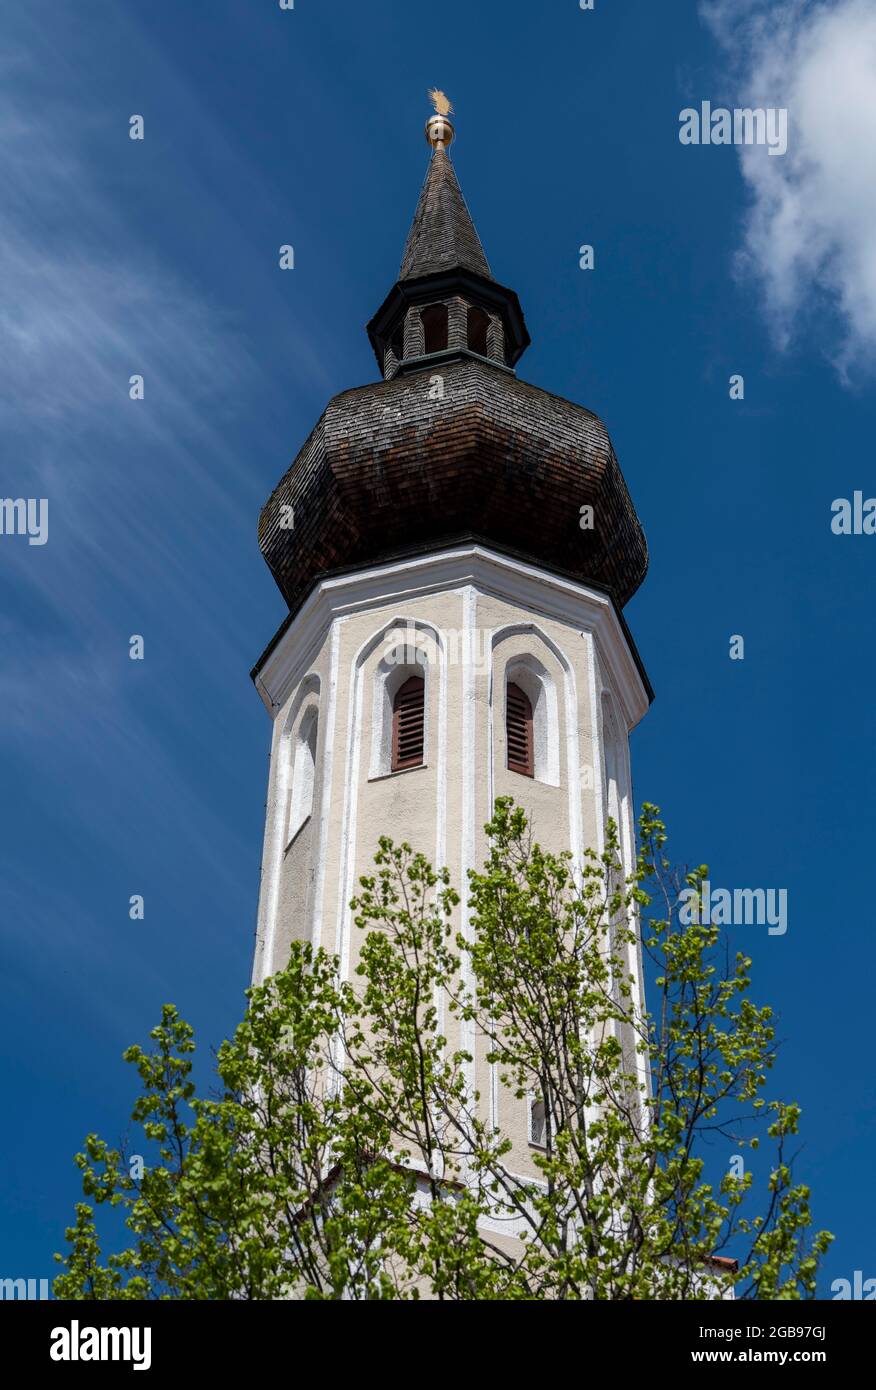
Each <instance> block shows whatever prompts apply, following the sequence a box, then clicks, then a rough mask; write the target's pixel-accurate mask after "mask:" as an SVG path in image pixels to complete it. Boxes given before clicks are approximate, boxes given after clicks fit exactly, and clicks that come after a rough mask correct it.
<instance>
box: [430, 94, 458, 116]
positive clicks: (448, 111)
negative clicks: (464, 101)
mask: <svg viewBox="0 0 876 1390" xmlns="http://www.w3.org/2000/svg"><path fill="white" fill-rule="evenodd" d="M429 100H430V101H431V103H432V105H433V106H434V107H435V112H436V114H437V115H439V116H452V115H453V103H452V102H451V100H450V98H449V97H448V96H445V94H444V93H443V92H441V91H439V90H438V88H437V87H433V88H432V90H431V91H430V93H429Z"/></svg>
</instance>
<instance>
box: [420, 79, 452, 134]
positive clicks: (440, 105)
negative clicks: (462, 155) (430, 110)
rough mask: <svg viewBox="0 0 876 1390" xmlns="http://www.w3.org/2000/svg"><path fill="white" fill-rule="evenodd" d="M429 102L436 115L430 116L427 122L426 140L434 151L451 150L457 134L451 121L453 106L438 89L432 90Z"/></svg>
mask: <svg viewBox="0 0 876 1390" xmlns="http://www.w3.org/2000/svg"><path fill="white" fill-rule="evenodd" d="M429 100H430V101H431V103H432V105H433V106H434V108H435V115H434V116H430V117H429V119H428V121H427V122H426V140H427V142H428V143H429V144H430V145H431V146H432V148H433V150H438V149H442V150H444V149H449V148H450V145H451V144H452V143H453V137H454V135H455V134H456V131H455V130H454V128H453V122H452V121H451V120H450V119H449V117H450V114H451V112H452V111H453V105H452V103H451V101H450V99H449V98H448V97H447V96H445V94H444V93H443V92H442V91H439V89H438V88H437V87H433V88H432V90H431V92H430V93H429Z"/></svg>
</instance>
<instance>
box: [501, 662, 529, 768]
mask: <svg viewBox="0 0 876 1390" xmlns="http://www.w3.org/2000/svg"><path fill="white" fill-rule="evenodd" d="M506 689H507V695H506V699H505V730H506V734H507V738H508V768H509V770H510V771H511V772H520V773H522V775H523V776H524V777H534V776H535V757H534V751H533V739H532V702H531V700H530V698H529V696H528V695H527V694H526V691H525V690H521V689H520V686H519V685H515V684H514V682H513V681H509V682H508V685H507V688H506Z"/></svg>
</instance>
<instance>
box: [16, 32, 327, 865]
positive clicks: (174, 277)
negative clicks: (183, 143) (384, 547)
mask: <svg viewBox="0 0 876 1390" xmlns="http://www.w3.org/2000/svg"><path fill="white" fill-rule="evenodd" d="M68 18H69V16H68ZM42 19H43V20H45V12H44V13H43V16H42ZM151 58H152V61H153V63H154V65H155V67H156V68H157V69H159V70H160V65H161V60H160V57H158V56H156V55H154V54H152V55H151ZM174 80H175V79H174V77H173V75H172V74H168V82H167V87H166V88H164V89H162V88H161V87H160V84H158V83H157V78H156V76H155V73H153V82H155V83H156V85H157V86H158V89H159V90H162V91H163V94H164V96H165V99H167V92H168V90H169V89H170V88H171V87H172V86H173V82H174ZM74 110H75V119H73V118H72V114H71V113H72V111H74ZM108 120H112V121H114V122H116V124H117V125H118V126H119V140H120V141H122V140H123V141H124V142H125V147H127V143H128V142H127V139H126V117H125V115H124V113H121V112H119V111H117V110H113V112H112V113H111V116H110V117H108V116H107V113H106V110H101V107H100V96H99V95H97V96H96V97H94V98H92V95H91V93H90V92H89V91H88V90H87V88H86V86H85V85H84V84H83V82H82V75H81V71H79V70H77V65H76V58H75V54H73V53H72V52H71V51H70V50H69V49H68V48H65V44H64V43H63V42H62V41H61V39H60V38H59V35H58V33H57V32H56V30H55V29H54V27H53V26H52V25H51V24H49V25H45V24H40V23H37V22H36V17H35V16H29V15H28V13H27V11H26V9H25V11H23V12H22V13H21V14H19V15H17V16H16V17H15V20H14V22H12V16H10V23H9V25H8V26H7V35H6V38H5V49H4V53H3V55H2V58H0V187H2V189H3V196H2V199H0V283H2V285H3V292H2V296H0V361H2V363H3V372H2V379H0V435H2V441H3V443H2V463H0V494H2V495H3V496H13V497H15V496H19V497H20V496H24V497H28V496H31V497H46V498H48V501H49V543H48V544H47V545H46V546H44V547H30V546H28V545H27V544H26V543H25V542H22V541H20V540H19V538H16V537H8V536H7V537H4V538H2V539H0V587H2V589H3V600H2V603H0V641H2V651H3V661H2V672H0V702H2V707H3V718H2V719H0V744H2V745H3V754H4V759H6V758H7V757H10V758H14V759H15V761H16V765H21V764H22V762H24V763H26V764H27V766H28V768H29V774H28V781H29V782H30V783H32V784H33V786H34V787H36V788H39V789H41V795H42V797H43V799H44V802H45V805H46V807H47V809H48V808H51V807H52V806H54V805H56V804H57V799H58V792H59V789H63V791H64V793H67V792H69V791H70V790H71V789H75V792H74V795H73V796H72V797H71V799H70V800H69V802H68V803H67V804H68V811H69V815H70V816H71V817H72V818H75V821H76V824H77V827H78V828H80V829H82V830H85V831H87V833H89V834H91V835H92V836H93V837H94V839H95V840H96V841H98V842H101V843H103V844H104V846H105V847H106V849H107V851H108V852H111V853H115V852H122V851H124V850H125V849H127V852H128V853H130V852H131V851H132V846H131V843H130V828H129V827H128V828H127V829H125V828H122V827H121V826H120V825H119V823H118V818H117V817H113V815H112V814H111V813H108V809H107V808H108V806H109V805H111V803H112V796H113V793H114V792H115V793H116V794H117V791H118V784H119V783H120V782H122V783H123V782H124V780H125V779H126V778H127V779H129V785H130V786H132V787H136V794H137V797H138V799H139V801H140V803H141V804H142V805H143V806H144V807H148V806H152V807H155V806H161V805H163V804H169V805H172V806H173V808H174V816H175V818H176V821H177V822H178V833H179V835H180V836H181V837H182V839H183V841H184V843H185V844H186V846H187V849H188V851H189V852H190V853H191V854H192V855H199V856H201V857H203V858H205V859H209V860H211V861H215V871H216V876H217V886H218V885H221V884H222V882H223V879H224V877H225V876H226V874H227V875H228V878H229V880H230V879H231V877H232V875H233V868H232V867H230V866H231V865H233V864H234V862H235V856H236V855H239V854H240V852H241V849H242V847H241V845H240V844H239V843H238V839H237V835H238V832H236V831H234V830H232V828H231V825H230V823H229V817H228V814H227V808H226V811H225V812H224V813H223V811H222V809H221V808H219V807H216V806H213V805H211V804H210V802H209V799H208V797H207V796H206V795H205V792H204V790H203V787H201V786H199V785H198V783H197V780H196V779H195V778H193V777H192V776H191V773H190V772H188V773H187V770H186V764H185V760H184V759H180V758H179V757H178V756H177V754H178V750H179V747H180V744H181V743H182V744H183V746H184V745H185V743H186V741H193V742H194V743H195V744H197V740H198V739H199V737H200V734H199V731H198V728H197V723H196V721H194V720H193V721H192V722H193V725H194V727H193V728H192V731H191V733H190V734H189V733H188V730H187V728H186V721H187V719H190V718H191V708H190V707H191V703H192V700H193V699H194V698H197V695H198V692H200V697H201V698H204V692H205V690H207V689H209V686H210V682H211V680H212V681H216V680H221V679H223V678H226V679H227V672H228V671H229V670H231V671H234V672H236V673H239V687H234V689H239V695H238V696H237V697H236V696H235V695H234V694H232V693H230V692H229V691H226V698H227V699H230V700H233V699H234V698H239V699H240V700H241V701H243V700H244V699H245V698H246V696H247V694H248V693H249V692H248V691H247V687H246V678H245V672H246V670H247V663H248V661H249V660H250V659H251V658H252V655H253V650H252V643H253V639H252V636H251V628H249V627H248V626H247V618H246V614H245V612H244V611H243V608H242V606H241V605H239V604H237V601H236V589H237V588H239V585H235V583H234V578H233V575H232V574H231V573H230V572H229V563H228V561H229V558H230V556H232V555H234V556H239V557H252V561H253V563H255V564H257V563H258V556H257V549H256V542H255V525H256V517H257V514H258V508H259V505H260V503H261V501H262V500H263V495H262V494H263V491H264V489H263V487H262V486H260V485H259V482H258V479H257V476H256V474H255V470H254V469H253V468H252V461H251V459H249V458H247V456H246V454H245V452H243V451H242V450H241V449H240V448H239V446H238V444H237V443H236V441H235V439H234V436H233V432H232V431H233V426H234V425H235V423H236V415H235V411H236V410H237V409H240V405H239V403H241V402H243V404H244V408H247V409H252V405H253V400H254V399H258V392H259V368H258V364H257V362H256V361H255V360H254V359H253V357H252V354H251V351H250V348H249V346H248V343H247V339H246V336H245V334H244V333H243V332H242V331H241V330H240V329H239V327H238V325H237V324H236V323H235V322H234V320H233V318H232V317H231V316H230V315H229V313H228V312H227V311H226V310H225V309H224V308H223V307H222V303H221V300H220V298H219V296H218V295H210V294H209V293H207V292H205V290H204V288H203V286H198V285H196V284H195V283H193V282H192V280H191V279H189V278H187V277H186V276H185V275H184V274H181V273H180V272H179V270H177V269H176V268H175V267H174V265H173V264H172V263H171V262H170V261H169V260H168V259H167V257H166V256H164V255H162V254H161V252H160V251H159V250H158V249H156V245H155V244H154V242H155V238H154V228H153V227H150V226H149V225H145V226H144V225H138V224H137V223H136V222H135V221H132V219H131V217H130V215H129V209H130V206H131V203H130V200H129V199H125V198H124V197H119V196H114V192H113V190H112V188H111V187H110V186H108V181H107V178H106V172H105V170H104V169H103V168H102V167H101V163H100V159H99V158H96V157H95V149H96V148H99V147H100V139H103V140H104V141H106V126H107V122H108ZM96 132H97V135H96V134H95V133H96ZM98 136H99V137H100V139H99V138H98ZM220 138H221V136H217V139H220ZM125 153H126V154H127V153H128V151H127V148H126V149H125ZM139 153H140V151H139V150H138V149H137V147H136V145H134V143H133V142H131V148H130V157H131V158H132V159H134V158H136V156H137V155H138V154H139ZM184 173H185V171H183V174H184ZM168 177H169V178H173V177H177V178H178V177H180V171H179V170H171V172H170V173H169V174H168ZM245 181H246V175H245V172H244V173H242V175H241V182H242V183H245ZM169 196H172V192H171V191H170V190H169ZM205 201H207V197H206V196H205ZM135 205H136V201H135ZM210 211H211V215H212V213H213V209H212V208H211V210H210ZM216 215H217V217H218V216H220V215H221V213H217V214H216ZM213 225H214V227H215V225H216V224H215V223H214V224H213ZM297 365H298V366H299V370H300V372H301V373H302V374H304V373H306V372H307V371H308V370H309V368H308V353H307V345H306V343H304V342H303V341H302V342H301V356H300V363H298V364H297ZM133 373H142V374H143V375H144V377H145V380H146V398H145V400H144V401H143V402H133V401H131V400H130V399H129V396H128V379H129V377H130V376H131V375H132V374H133ZM181 629H182V630H183V632H184V633H185V634H186V635H187V636H188V635H190V640H189V641H187V642H186V644H185V645H184V646H182V645H181V644H180V630H181ZM134 632H137V633H145V635H146V651H147V659H146V664H145V666H144V667H143V668H140V669H141V670H142V671H145V672H146V679H143V678H141V677H140V671H139V670H138V668H137V667H136V666H135V665H134V663H131V662H130V661H129V660H128V656H127V653H128V638H129V636H130V634H132V633H134ZM159 633H160V634H161V639H162V641H163V643H164V645H163V646H162V641H160V640H159V637H158V634H159ZM242 648H243V649H242ZM196 652H200V653H203V652H207V653H209V662H208V663H207V667H206V669H205V670H204V671H203V672H201V671H198V670H196V669H191V670H189V671H188V672H187V673H186V680H187V682H188V685H187V689H186V693H185V695H184V696H181V688H182V687H183V686H184V685H185V684H186V681H183V680H177V679H175V678H173V679H171V677H176V673H177V671H178V669H179V666H180V664H181V663H182V662H184V661H185V662H193V661H194V660H195V659H196V657H195V653H196ZM156 669H159V670H161V671H162V673H163V679H150V678H149V676H150V673H151V672H154V671H156ZM186 706H188V708H187V707H186ZM253 708H255V706H253ZM203 757H204V764H203V765H204V767H209V766H210V754H209V750H208V749H206V748H205V749H204V750H203ZM114 779H115V780H114ZM126 834H127V836H128V844H127V846H125V845H123V844H122V840H123V838H124V836H125V835H126ZM248 848H249V847H248ZM218 891H220V892H221V891H222V888H221V887H218Z"/></svg>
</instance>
